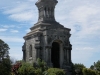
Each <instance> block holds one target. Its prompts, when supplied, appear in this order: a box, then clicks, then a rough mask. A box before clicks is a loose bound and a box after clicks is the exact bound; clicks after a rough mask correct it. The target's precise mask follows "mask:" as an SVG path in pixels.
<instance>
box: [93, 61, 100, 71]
mask: <svg viewBox="0 0 100 75" xmlns="http://www.w3.org/2000/svg"><path fill="white" fill-rule="evenodd" d="M94 67H95V69H96V70H97V71H99V72H100V60H98V61H97V62H96V63H95V64H94Z"/></svg>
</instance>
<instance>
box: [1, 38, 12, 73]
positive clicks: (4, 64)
mask: <svg viewBox="0 0 100 75" xmlns="http://www.w3.org/2000/svg"><path fill="white" fill-rule="evenodd" d="M9 49H10V48H9V46H8V44H7V43H5V42H4V41H3V40H1V39H0V75H10V73H11V61H10V58H9Z"/></svg>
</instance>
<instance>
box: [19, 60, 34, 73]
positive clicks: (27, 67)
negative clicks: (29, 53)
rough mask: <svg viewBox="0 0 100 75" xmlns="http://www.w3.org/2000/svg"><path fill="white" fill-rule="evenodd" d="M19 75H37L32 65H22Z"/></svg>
mask: <svg viewBox="0 0 100 75" xmlns="http://www.w3.org/2000/svg"><path fill="white" fill-rule="evenodd" d="M18 74H19V75H35V69H34V68H33V66H32V65H31V64H30V63H24V62H23V63H22V66H21V67H20V68H19V69H18Z"/></svg>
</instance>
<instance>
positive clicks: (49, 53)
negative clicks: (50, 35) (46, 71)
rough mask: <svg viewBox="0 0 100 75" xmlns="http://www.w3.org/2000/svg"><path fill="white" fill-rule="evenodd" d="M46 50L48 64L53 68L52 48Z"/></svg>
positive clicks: (48, 47) (47, 47)
mask: <svg viewBox="0 0 100 75" xmlns="http://www.w3.org/2000/svg"><path fill="white" fill-rule="evenodd" d="M45 48H46V62H47V64H48V65H49V66H50V67H52V63H51V46H45Z"/></svg>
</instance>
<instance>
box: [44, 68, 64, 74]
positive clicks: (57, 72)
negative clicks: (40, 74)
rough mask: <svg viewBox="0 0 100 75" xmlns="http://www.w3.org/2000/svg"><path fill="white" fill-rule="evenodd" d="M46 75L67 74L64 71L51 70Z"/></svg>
mask: <svg viewBox="0 0 100 75" xmlns="http://www.w3.org/2000/svg"><path fill="white" fill-rule="evenodd" d="M44 75H65V72H64V71H63V70H62V69H58V68H49V69H48V70H47V71H45V73H44Z"/></svg>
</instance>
